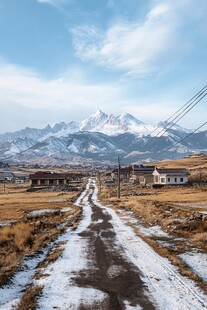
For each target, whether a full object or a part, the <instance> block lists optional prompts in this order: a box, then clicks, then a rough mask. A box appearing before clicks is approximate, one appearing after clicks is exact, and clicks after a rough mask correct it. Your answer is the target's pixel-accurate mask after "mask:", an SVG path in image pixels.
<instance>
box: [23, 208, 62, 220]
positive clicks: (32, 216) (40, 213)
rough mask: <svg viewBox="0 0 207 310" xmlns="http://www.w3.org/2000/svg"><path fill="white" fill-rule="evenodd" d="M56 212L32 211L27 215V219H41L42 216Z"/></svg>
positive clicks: (49, 210)
mask: <svg viewBox="0 0 207 310" xmlns="http://www.w3.org/2000/svg"><path fill="white" fill-rule="evenodd" d="M56 211H58V210H55V209H42V210H34V211H31V212H29V213H28V214H27V218H34V217H41V216H42V215H45V214H50V213H54V212H56Z"/></svg>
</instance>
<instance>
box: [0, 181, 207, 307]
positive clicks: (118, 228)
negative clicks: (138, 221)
mask: <svg viewBox="0 0 207 310" xmlns="http://www.w3.org/2000/svg"><path fill="white" fill-rule="evenodd" d="M97 193H98V189H97V187H96V184H95V181H94V180H93V179H90V180H89V182H88V184H87V187H86V190H85V191H84V192H83V193H82V194H81V196H80V197H79V199H78V200H77V202H76V205H77V207H78V208H79V207H83V218H82V220H81V222H80V223H79V225H78V227H77V229H76V230H74V231H72V230H71V229H68V231H67V232H66V233H65V234H64V235H62V236H61V237H60V238H59V240H58V242H59V241H60V242H61V244H62V247H63V252H62V254H61V256H60V257H59V258H58V259H57V260H56V261H55V262H54V263H50V264H49V265H48V266H47V267H46V268H42V269H41V274H42V277H40V278H39V279H38V280H31V276H30V277H28V279H29V280H28V283H27V282H26V278H25V275H24V274H23V275H22V274H20V275H18V274H17V275H16V277H15V279H17V282H18V285H19V284H20V282H23V284H22V286H19V289H18V290H16V289H15V287H14V286H15V285H13V284H11V285H10V286H8V287H4V288H2V289H1V290H0V309H1V310H11V309H15V306H17V309H18V304H19V302H20V301H21V294H22V293H21V292H22V291H24V288H25V287H27V286H28V284H31V281H32V283H33V286H34V287H35V286H40V287H42V294H41V295H40V296H38V298H37V305H38V306H37V309H40V310H52V309H61V310H68V309H70V310H86V309H87V310H89V309H90V310H101V309H102V310H116V309H117V310H119V309H126V310H133V309H136V310H141V309H146V310H148V309H149V310H151V309H161V310H163V309H164V310H188V309H189V310H201V309H207V306H206V305H207V296H206V295H205V294H204V293H203V292H202V291H200V289H199V288H198V287H197V286H196V284H195V283H194V282H192V281H190V280H189V279H187V278H184V277H182V276H181V275H180V274H179V272H178V270H177V268H176V267H175V266H173V265H172V264H171V263H170V262H169V261H168V260H167V259H166V258H163V257H161V256H159V255H158V254H157V253H156V252H155V251H154V250H153V249H152V248H151V247H150V246H149V245H148V244H146V243H145V242H144V241H143V240H142V239H141V238H139V237H138V236H137V235H136V234H135V232H134V231H133V229H132V228H131V227H130V226H129V225H127V224H126V223H124V222H123V220H122V219H121V218H120V217H119V215H118V214H117V213H116V211H114V210H113V209H111V208H109V207H107V206H102V205H101V204H100V202H99V201H98V198H97ZM40 259H41V258H39V260H40ZM27 265H28V266H29V265H30V262H29V261H27ZM31 265H32V264H31ZM32 266H33V265H32ZM32 268H33V270H35V267H34V266H33V267H32ZM30 273H31V270H30V271H29V274H30ZM13 282H14V280H13ZM1 296H2V298H1Z"/></svg>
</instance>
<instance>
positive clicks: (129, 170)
mask: <svg viewBox="0 0 207 310" xmlns="http://www.w3.org/2000/svg"><path fill="white" fill-rule="evenodd" d="M131 171H132V167H123V168H120V173H130V172H131ZM112 172H113V173H117V172H118V169H114V170H113V171H112Z"/></svg>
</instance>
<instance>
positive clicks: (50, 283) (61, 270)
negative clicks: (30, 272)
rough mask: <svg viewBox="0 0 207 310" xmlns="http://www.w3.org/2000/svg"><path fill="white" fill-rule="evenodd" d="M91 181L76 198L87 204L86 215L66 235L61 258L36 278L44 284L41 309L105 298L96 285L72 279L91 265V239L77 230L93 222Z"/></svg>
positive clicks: (90, 302)
mask: <svg viewBox="0 0 207 310" xmlns="http://www.w3.org/2000/svg"><path fill="white" fill-rule="evenodd" d="M88 191H89V184H88V186H87V187H86V190H85V191H84V192H83V193H82V194H81V196H80V197H79V199H78V200H77V202H76V205H77V206H80V204H81V203H83V204H84V209H83V219H82V220H81V222H80V224H79V225H78V228H77V230H76V231H75V232H71V231H68V233H67V234H66V235H65V240H67V241H68V242H67V244H66V245H65V249H64V251H63V253H62V255H61V257H59V259H58V260H57V261H56V262H55V263H53V264H52V265H50V266H48V267H47V268H46V269H45V270H44V274H45V277H44V278H42V279H40V280H38V281H36V284H38V285H43V286H44V288H43V294H42V296H41V297H40V298H39V300H38V304H39V309H41V310H51V309H54V308H57V309H62V310H63V309H78V308H79V306H80V303H83V304H84V305H87V306H90V305H92V304H93V303H96V302H100V301H101V300H103V299H105V298H106V294H104V293H103V292H101V291H99V290H97V289H93V288H82V287H78V286H76V285H75V284H74V283H73V277H74V275H75V273H78V272H79V271H81V270H83V269H86V268H90V262H89V261H88V260H87V253H88V248H89V246H88V242H87V239H86V238H81V237H80V236H79V235H78V234H80V233H81V232H82V231H84V230H86V229H87V227H88V226H89V225H90V223H91V214H92V210H91V207H90V205H89V203H88V201H87V200H88V195H87V193H88ZM77 258H78V259H77Z"/></svg>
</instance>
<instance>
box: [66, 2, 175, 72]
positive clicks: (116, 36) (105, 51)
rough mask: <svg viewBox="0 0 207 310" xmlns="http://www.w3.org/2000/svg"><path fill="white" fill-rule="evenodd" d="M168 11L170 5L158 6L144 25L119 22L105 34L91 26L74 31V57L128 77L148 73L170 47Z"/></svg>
mask: <svg viewBox="0 0 207 310" xmlns="http://www.w3.org/2000/svg"><path fill="white" fill-rule="evenodd" d="M171 11H172V7H171V5H170V4H168V3H165V4H160V5H157V6H156V7H154V8H153V9H152V10H151V11H150V12H149V13H148V14H147V16H146V18H145V21H144V22H142V23H140V22H133V23H129V22H126V21H122V22H119V23H116V24H114V25H113V26H111V27H110V28H109V29H108V30H107V31H106V32H105V33H102V32H101V31H100V30H98V29H97V28H95V27H93V26H85V25H84V26H82V27H80V26H79V27H75V28H73V29H72V34H73V38H74V48H75V51H76V54H77V56H79V57H80V58H82V59H83V60H93V61H95V62H96V63H98V64H100V65H103V66H106V67H107V68H114V69H118V70H122V71H124V72H127V73H128V74H135V75H143V74H147V73H150V72H151V71H152V70H153V68H154V66H155V62H156V61H157V60H158V59H160V58H161V57H162V55H163V54H164V53H166V52H167V51H169V50H170V48H171V47H172V46H173V43H174V42H173V37H174V32H175V28H176V23H175V22H174V21H173V18H172V16H171V14H170V12H171Z"/></svg>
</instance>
